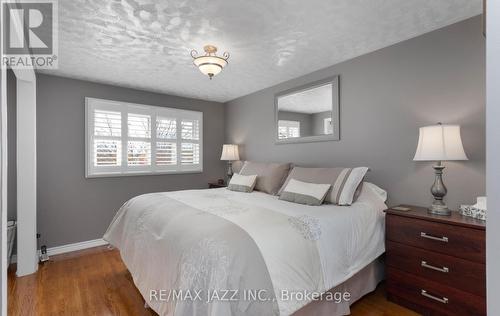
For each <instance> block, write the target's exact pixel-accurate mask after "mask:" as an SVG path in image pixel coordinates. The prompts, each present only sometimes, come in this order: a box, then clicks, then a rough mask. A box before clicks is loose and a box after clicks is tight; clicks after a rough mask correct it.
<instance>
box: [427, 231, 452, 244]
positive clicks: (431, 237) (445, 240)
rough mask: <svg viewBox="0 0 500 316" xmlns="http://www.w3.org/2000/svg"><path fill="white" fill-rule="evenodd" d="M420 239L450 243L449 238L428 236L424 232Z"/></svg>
mask: <svg viewBox="0 0 500 316" xmlns="http://www.w3.org/2000/svg"><path fill="white" fill-rule="evenodd" d="M420 237H423V238H427V239H432V240H437V241H442V242H448V237H436V236H432V235H428V234H427V233H424V232H421V233H420Z"/></svg>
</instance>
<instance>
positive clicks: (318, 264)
mask: <svg viewBox="0 0 500 316" xmlns="http://www.w3.org/2000/svg"><path fill="white" fill-rule="evenodd" d="M384 201H385V192H384V191H383V190H381V189H380V188H378V187H376V186H375V185H373V184H370V183H365V184H364V185H363V189H362V192H361V194H360V196H359V198H358V200H357V201H356V202H355V203H353V205H351V206H336V205H331V204H325V205H321V206H306V205H300V204H295V203H290V202H286V201H281V200H279V199H278V198H277V197H276V196H271V195H268V194H264V193H260V192H252V193H241V192H233V191H229V190H227V189H225V188H220V189H210V190H186V191H176V192H165V193H151V194H145V195H141V196H138V197H135V198H133V199H131V200H130V201H128V202H127V203H125V204H124V205H123V206H122V208H121V209H120V210H119V211H118V213H117V215H116V216H115V218H114V219H113V221H112V223H111V225H110V227H109V228H108V230H107V232H106V233H105V235H104V239H106V240H107V241H109V242H110V243H111V244H112V245H114V246H115V247H117V248H118V249H119V250H120V254H121V256H122V258H123V261H124V263H125V265H126V266H127V268H128V269H129V271H130V273H131V275H132V277H133V279H134V283H135V284H136V286H137V288H138V289H139V291H140V292H141V294H142V295H143V297H144V299H145V300H146V303H147V304H148V305H149V306H150V307H151V308H153V309H154V310H155V311H156V312H157V313H159V314H160V315H180V316H184V315H186V316H187V315H217V316H225V315H291V314H293V313H294V312H296V311H298V310H299V309H301V308H302V307H304V306H305V305H307V304H309V303H311V302H312V301H314V300H315V299H316V298H317V297H318V295H320V294H321V293H325V292H326V291H328V290H329V289H332V288H335V287H336V286H339V285H340V284H342V283H343V282H345V281H346V280H348V279H349V278H351V277H352V276H353V275H355V274H357V273H358V272H359V271H361V270H362V269H363V268H365V267H366V266H368V265H369V264H370V263H371V262H373V261H374V260H375V259H376V258H377V257H379V256H380V255H381V254H382V253H383V252H384V213H383V210H384V209H385V208H386V205H385V203H384ZM195 294H199V295H197V296H196V297H194V296H195ZM161 295H163V296H162V297H161ZM162 298H163V299H162Z"/></svg>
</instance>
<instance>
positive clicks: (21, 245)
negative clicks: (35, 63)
mask: <svg viewBox="0 0 500 316" xmlns="http://www.w3.org/2000/svg"><path fill="white" fill-rule="evenodd" d="M1 2H2V1H0V3H1ZM0 16H3V6H1V5H0ZM16 31H17V33H18V34H21V32H23V30H22V29H16ZM24 47H28V46H27V45H25V46H24ZM28 53H29V51H28ZM2 57H3V30H1V26H0V58H2ZM0 72H1V78H2V80H1V94H0V97H1V98H0V140H1V144H0V213H1V216H0V217H1V223H0V228H1V236H0V239H1V251H0V270H1V271H0V273H1V275H0V280H1V287H0V292H1V295H0V297H1V300H0V314H1V315H2V316H4V315H7V170H8V168H7V167H8V166H7V163H8V161H7V147H8V144H7V124H8V122H7V96H6V93H7V90H6V85H7V76H6V69H4V68H3V67H2V69H1V70H0ZM13 72H14V74H15V76H16V80H17V82H16V83H17V84H16V86H17V93H16V94H17V98H18V99H17V102H18V104H16V107H17V108H18V109H21V111H20V112H21V115H19V110H18V116H17V124H18V126H17V129H18V133H19V128H23V129H25V131H24V132H23V133H21V135H19V134H18V136H17V142H18V144H19V143H20V144H21V146H18V148H17V154H18V157H17V161H18V170H17V171H18V175H17V181H18V187H17V188H18V197H17V198H18V203H19V198H20V197H21V198H22V199H23V200H24V201H23V203H21V208H20V207H19V206H18V214H17V221H18V226H17V238H18V245H17V252H18V261H19V254H20V255H21V262H20V263H19V262H18V271H17V275H18V276H20V275H26V274H30V273H33V272H36V270H37V268H38V257H37V252H36V126H35V124H34V123H35V122H36V75H35V72H34V70H33V68H27V69H24V70H19V69H13ZM28 124H30V126H28V129H27V130H26V127H27V125H28ZM33 140H34V144H33ZM28 145H35V147H33V148H32V149H30V150H27V151H26V148H27V147H28ZM19 155H20V156H19ZM19 162H21V163H27V164H28V165H27V169H28V171H24V169H23V171H22V172H21V173H20V172H19V170H21V168H19ZM19 190H21V192H19ZM20 220H21V222H19V221H20Z"/></svg>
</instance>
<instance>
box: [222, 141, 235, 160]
mask: <svg viewBox="0 0 500 316" xmlns="http://www.w3.org/2000/svg"><path fill="white" fill-rule="evenodd" d="M220 160H230V161H234V160H240V154H239V153H238V145H233V144H224V146H222V155H221V156H220Z"/></svg>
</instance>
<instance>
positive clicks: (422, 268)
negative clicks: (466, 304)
mask: <svg viewBox="0 0 500 316" xmlns="http://www.w3.org/2000/svg"><path fill="white" fill-rule="evenodd" d="M385 261H386V264H387V265H388V266H391V267H394V268H397V269H399V270H403V271H405V272H408V273H411V274H414V275H416V276H418V277H422V278H424V279H428V280H431V281H435V282H439V283H442V284H444V285H448V286H451V287H454V288H456V289H459V290H462V291H465V292H469V293H472V294H475V295H478V296H482V297H486V267H485V265H484V264H482V263H477V262H472V261H468V260H464V259H460V258H455V257H451V256H448V255H444V254H440V253H436V252H430V251H428V250H423V249H420V248H415V247H411V246H406V245H403V244H400V243H396V242H392V241H388V242H387V243H386V259H385Z"/></svg>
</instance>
